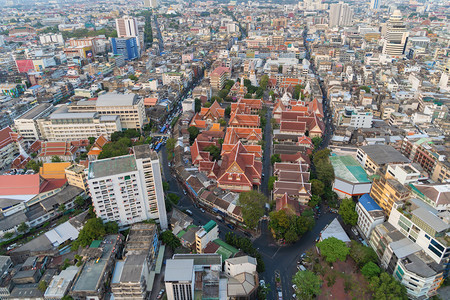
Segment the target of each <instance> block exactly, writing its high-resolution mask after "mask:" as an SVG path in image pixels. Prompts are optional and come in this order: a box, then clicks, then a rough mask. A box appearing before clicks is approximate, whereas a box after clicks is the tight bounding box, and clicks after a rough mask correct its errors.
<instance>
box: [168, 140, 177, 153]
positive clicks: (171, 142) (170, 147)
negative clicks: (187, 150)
mask: <svg viewBox="0 0 450 300" xmlns="http://www.w3.org/2000/svg"><path fill="white" fill-rule="evenodd" d="M176 143H177V140H176V139H174V138H168V139H167V141H166V150H167V152H168V153H172V152H173V151H174V150H175V144H176Z"/></svg>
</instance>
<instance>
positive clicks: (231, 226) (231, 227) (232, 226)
mask: <svg viewBox="0 0 450 300" xmlns="http://www.w3.org/2000/svg"><path fill="white" fill-rule="evenodd" d="M227 226H228V228H230V229H231V230H234V229H235V227H234V225H233V224H227Z"/></svg>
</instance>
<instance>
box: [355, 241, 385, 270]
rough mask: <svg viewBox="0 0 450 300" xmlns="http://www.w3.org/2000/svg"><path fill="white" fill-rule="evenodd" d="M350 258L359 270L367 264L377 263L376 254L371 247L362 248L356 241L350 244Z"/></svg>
mask: <svg viewBox="0 0 450 300" xmlns="http://www.w3.org/2000/svg"><path fill="white" fill-rule="evenodd" d="M350 257H351V258H353V260H354V261H355V262H356V264H357V265H358V267H359V268H362V266H364V265H366V264H367V263H369V262H373V263H376V262H377V261H378V257H377V254H376V253H375V251H374V250H373V249H372V247H368V246H364V245H363V244H361V243H358V242H357V241H351V242H350Z"/></svg>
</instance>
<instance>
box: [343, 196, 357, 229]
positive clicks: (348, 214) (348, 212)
mask: <svg viewBox="0 0 450 300" xmlns="http://www.w3.org/2000/svg"><path fill="white" fill-rule="evenodd" d="M355 207H356V204H355V202H353V200H352V199H350V198H345V199H343V200H342V202H341V206H340V207H339V214H340V215H341V217H342V221H344V224H347V225H352V226H355V225H356V223H357V222H358V213H357V212H356V209H355Z"/></svg>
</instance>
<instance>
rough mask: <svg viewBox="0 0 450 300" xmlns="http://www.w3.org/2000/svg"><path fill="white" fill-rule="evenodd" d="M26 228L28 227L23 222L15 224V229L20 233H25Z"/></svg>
mask: <svg viewBox="0 0 450 300" xmlns="http://www.w3.org/2000/svg"><path fill="white" fill-rule="evenodd" d="M28 228H30V227H29V226H28V225H27V224H26V223H25V222H22V223H20V225H19V226H17V231H19V232H21V233H25V232H27V231H28Z"/></svg>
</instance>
